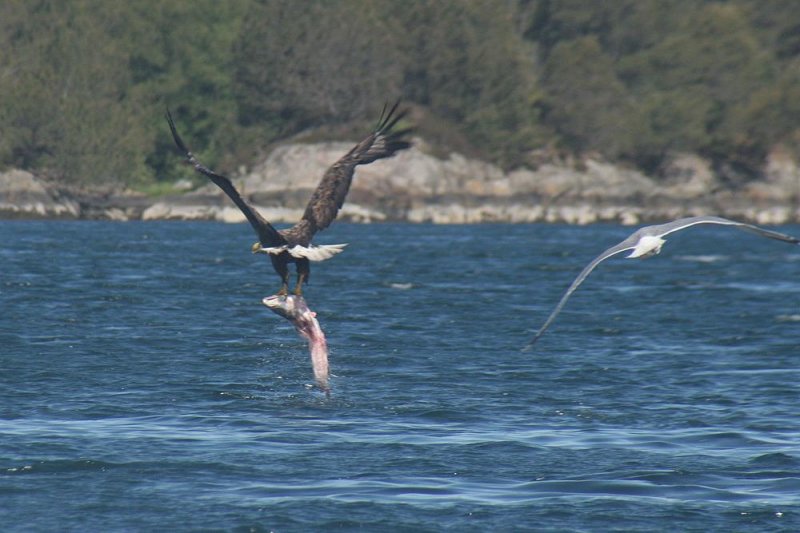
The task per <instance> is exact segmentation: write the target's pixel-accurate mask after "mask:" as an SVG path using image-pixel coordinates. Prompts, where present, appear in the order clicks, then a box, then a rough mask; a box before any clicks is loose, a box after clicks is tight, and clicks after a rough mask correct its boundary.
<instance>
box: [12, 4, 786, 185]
mask: <svg viewBox="0 0 800 533" xmlns="http://www.w3.org/2000/svg"><path fill="white" fill-rule="evenodd" d="M398 96H402V97H403V99H404V101H405V102H407V103H408V104H409V105H410V106H411V107H412V109H413V121H414V123H415V125H416V127H417V130H418V132H419V134H420V135H421V136H422V137H423V138H425V139H426V140H427V141H428V144H429V145H430V146H432V149H434V150H442V151H445V150H457V151H460V152H462V153H465V154H467V155H471V156H474V157H480V158H483V159H486V160H489V161H493V162H495V163H498V164H500V165H501V166H503V167H505V168H513V167H517V166H521V165H534V164H535V163H536V161H537V160H538V159H537V158H540V157H541V155H542V153H550V154H553V153H556V154H557V153H560V154H584V153H593V154H599V155H600V156H602V157H604V158H606V159H608V160H611V161H619V162H624V163H627V164H630V165H635V166H638V167H640V168H642V169H644V170H646V171H648V172H651V173H654V172H656V173H657V169H658V167H659V164H660V162H661V161H662V159H663V158H664V157H665V155H667V154H669V153H671V152H675V151H688V152H694V153H698V154H700V155H702V156H704V157H707V158H709V159H710V160H712V161H713V162H714V165H715V168H716V169H717V171H718V172H720V173H721V174H722V175H723V176H724V177H726V178H729V179H731V180H735V181H739V182H741V181H742V180H746V179H750V178H752V177H754V176H755V175H757V173H758V171H759V168H760V166H761V164H762V162H763V160H764V157H765V154H766V153H767V151H768V150H769V149H770V148H771V147H773V146H775V145H776V144H779V143H785V144H788V145H789V146H791V147H796V146H798V145H800V120H799V119H800V7H799V6H798V4H797V2H796V0H729V1H720V0H717V1H702V0H610V1H604V2H598V1H595V0H493V1H492V0H487V1H483V0H474V1H473V0H410V1H405V2H398V1H393V0H371V1H370V0H338V1H328V0H316V1H315V0H307V1H302V2H299V1H298V2H294V1H269V0H267V1H258V0H236V1H227V2H221V1H216V0H172V1H170V2H163V1H161V0H136V1H129V0H68V1H61V0H5V1H4V2H2V3H0V168H10V167H16V168H23V169H27V170H31V171H33V172H34V173H38V174H41V175H46V176H49V177H51V178H53V179H58V180H63V181H64V182H67V183H73V184H79V185H88V184H101V183H103V184H114V185H129V186H133V187H139V188H148V187H150V188H157V186H158V184H159V182H161V181H162V180H165V179H170V180H171V179H175V178H176V177H178V176H190V175H191V174H190V173H189V172H188V170H186V169H185V168H184V167H181V166H180V164H179V161H180V158H179V157H176V154H175V152H174V150H173V147H172V146H171V140H170V138H169V135H168V133H167V128H166V123H165V121H164V120H163V114H164V110H165V108H166V107H167V106H169V107H170V108H171V109H172V110H173V112H174V113H175V114H176V116H177V117H178V120H179V122H180V126H181V130H182V132H183V133H184V135H185V137H186V138H187V139H188V140H191V143H190V144H191V146H192V147H193V149H194V150H195V151H197V152H200V153H202V154H203V159H204V161H205V162H206V163H207V164H209V165H214V166H216V167H217V168H219V169H221V170H223V171H227V172H235V171H236V170H237V168H239V166H240V165H242V164H250V163H252V162H254V161H255V160H256V158H257V157H258V156H259V155H260V154H262V153H263V151H264V150H265V149H267V148H268V147H269V146H270V145H271V144H274V143H276V142H281V141H285V140H287V139H311V140H318V139H324V138H343V137H344V138H352V137H353V133H354V132H355V131H360V130H357V129H356V128H360V129H361V130H363V128H364V127H368V125H370V124H372V123H373V122H374V120H375V118H376V115H377V113H379V111H380V108H381V106H382V105H383V103H384V101H386V100H393V99H395V98H396V97H398Z"/></svg>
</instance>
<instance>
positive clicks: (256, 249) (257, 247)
mask: <svg viewBox="0 0 800 533" xmlns="http://www.w3.org/2000/svg"><path fill="white" fill-rule="evenodd" d="M250 251H251V252H253V253H254V254H257V253H258V252H260V251H261V243H260V242H254V243H253V246H251V247H250Z"/></svg>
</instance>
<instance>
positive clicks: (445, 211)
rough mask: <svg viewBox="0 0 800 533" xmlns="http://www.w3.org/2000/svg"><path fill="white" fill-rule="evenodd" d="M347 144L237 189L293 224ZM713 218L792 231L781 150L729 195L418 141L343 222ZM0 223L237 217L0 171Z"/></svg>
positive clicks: (285, 151) (798, 215) (367, 186)
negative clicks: (437, 150)
mask: <svg viewBox="0 0 800 533" xmlns="http://www.w3.org/2000/svg"><path fill="white" fill-rule="evenodd" d="M349 148H350V144H348V143H317V144H287V145H284V146H280V147H278V148H276V149H275V150H274V151H273V152H272V153H271V154H270V155H269V157H268V158H267V159H266V160H265V161H264V162H262V163H261V164H259V165H257V166H256V167H255V168H253V169H252V170H251V171H249V172H246V173H243V175H242V176H241V177H238V178H235V179H234V180H233V181H234V183H235V184H236V186H237V188H239V190H240V191H242V194H243V196H245V197H247V198H248V199H249V201H250V202H252V203H253V204H254V205H256V206H257V207H258V209H259V210H260V211H261V212H262V214H263V215H264V216H265V217H266V218H267V219H268V220H272V221H275V222H294V221H297V220H298V219H299V218H300V216H301V215H302V212H303V208H304V207H305V203H306V202H307V200H308V198H309V197H310V195H311V192H312V190H313V189H314V187H315V186H316V184H317V182H318V180H319V179H320V177H321V176H322V174H323V173H324V172H325V170H326V169H327V167H328V166H329V165H330V164H331V163H332V162H333V161H336V160H337V159H338V158H339V157H340V156H341V154H343V153H344V152H346V151H347V150H348V149H349ZM699 214H716V215H721V216H727V217H730V218H735V219H738V220H742V221H749V222H753V223H757V224H784V223H793V222H800V165H798V163H797V161H795V159H794V158H793V156H792V155H791V154H790V153H789V151H787V150H780V149H776V150H775V151H773V153H771V154H770V156H769V158H768V159H767V163H766V165H765V168H764V171H763V178H762V179H761V180H759V181H755V182H748V183H746V184H745V185H742V186H738V187H726V186H725V184H724V183H723V182H722V181H721V180H720V179H719V178H718V177H717V176H716V175H715V173H714V172H713V171H712V169H711V166H710V164H709V163H708V162H707V161H704V160H703V159H701V158H700V157H697V156H695V155H691V154H676V155H674V156H673V157H672V158H671V159H670V160H669V161H668V162H667V164H666V165H665V166H664V167H663V168H662V169H661V171H660V177H659V179H658V180H656V179H654V178H651V177H649V176H646V175H644V174H642V173H641V172H639V171H637V170H633V169H628V168H624V167H621V166H619V165H613V164H610V163H607V162H604V161H601V160H598V159H592V158H586V159H583V160H581V161H578V162H574V161H571V162H570V161H552V160H551V161H546V162H543V163H542V164H540V165H539V167H538V168H537V169H535V170H529V169H520V170H514V171H512V172H508V173H505V172H503V171H502V170H501V169H500V168H498V167H496V166H494V165H491V164H489V163H486V162H483V161H477V160H470V159H467V158H465V157H463V156H461V155H459V154H450V155H449V156H448V157H447V159H441V158H436V157H433V156H431V155H429V154H428V153H427V152H426V150H425V146H424V143H423V142H422V141H418V142H417V144H416V146H415V147H414V148H412V149H410V150H408V151H406V152H402V153H400V154H399V155H397V156H395V157H394V158H392V159H389V160H384V161H378V162H376V163H373V164H371V165H368V166H365V167H359V168H358V169H357V172H356V176H355V179H354V181H353V184H352V187H351V190H350V194H349V196H348V199H347V202H346V203H345V205H344V208H343V209H342V211H341V213H340V217H339V218H340V219H343V220H350V221H355V222H383V221H407V222H414V223H437V224H465V223H484V222H510V223H529V222H552V223H555V222H563V223H570V224H590V223H594V222H617V223H622V224H638V223H641V222H644V221H651V220H668V219H674V218H679V217H681V216H691V215H699ZM0 218H5V219H10V218H27V219H31V218H42V219H47V218H56V219H107V220H120V221H125V220H217V221H224V222H242V221H244V217H243V216H242V214H241V213H240V212H239V210H238V209H236V207H234V206H233V205H232V204H231V203H230V201H229V200H228V199H227V198H226V197H225V196H224V195H223V194H222V192H221V191H219V190H218V189H217V188H216V187H215V186H213V185H212V184H208V185H205V186H203V187H200V188H199V189H196V190H194V191H190V192H187V193H184V194H180V195H170V196H166V197H160V198H151V197H148V196H145V195H143V194H140V193H136V192H132V191H111V190H105V191H104V190H94V189H74V188H65V187H63V186H60V185H58V184H53V183H48V182H46V181H44V180H41V179H39V178H37V177H36V176H34V175H32V174H30V173H29V172H26V171H22V170H11V171H7V172H5V173H0Z"/></svg>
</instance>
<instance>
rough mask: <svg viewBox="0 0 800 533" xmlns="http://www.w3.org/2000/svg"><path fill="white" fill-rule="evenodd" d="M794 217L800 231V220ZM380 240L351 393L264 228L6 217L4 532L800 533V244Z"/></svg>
mask: <svg viewBox="0 0 800 533" xmlns="http://www.w3.org/2000/svg"><path fill="white" fill-rule="evenodd" d="M780 230H781V231H784V232H788V233H794V234H796V235H797V234H800V227H798V226H786V227H783V228H780ZM631 231H632V228H626V227H621V226H616V225H595V226H588V227H570V226H561V225H480V226H433V225H404V224H381V225H352V224H345V223H337V224H335V225H334V226H333V227H332V228H330V229H329V230H328V231H326V232H325V233H323V234H321V235H320V238H319V239H318V240H319V242H322V243H338V242H349V243H350V246H349V247H348V248H347V249H346V251H345V252H344V253H343V254H341V255H339V256H336V257H335V258H333V259H331V260H330V261H327V262H325V263H321V264H315V265H313V270H312V279H311V284H310V285H309V286H308V287H307V290H306V300H307V301H308V303H309V305H310V306H311V307H312V308H313V309H315V310H316V311H317V313H318V318H319V319H320V323H321V325H322V327H323V329H324V330H325V331H326V333H327V337H328V343H329V346H330V363H331V371H332V373H333V377H332V380H331V385H332V388H333V391H332V394H331V396H330V397H329V398H328V397H325V395H324V394H322V393H320V392H319V391H318V390H316V389H315V388H313V387H311V386H310V385H311V383H312V374H311V367H310V363H309V356H308V352H307V347H306V345H305V344H304V341H303V340H301V339H300V338H299V337H298V336H297V334H296V333H295V331H294V330H293V329H292V327H291V325H290V324H289V323H288V322H286V321H285V320H283V319H281V318H279V317H278V316H276V315H274V314H272V313H271V312H270V311H269V310H268V309H266V308H265V307H263V306H262V305H261V303H260V300H261V298H262V297H263V296H266V295H268V294H272V293H274V292H275V291H276V290H277V288H278V282H279V280H278V277H277V276H276V275H275V274H274V272H273V271H272V269H271V267H270V265H269V261H268V260H266V258H265V257H262V256H254V255H253V254H251V253H250V252H249V249H250V244H251V242H252V241H253V240H254V238H253V235H252V232H251V230H250V228H249V227H248V226H246V225H241V224H237V225H224V224H215V223H186V222H182V223H112V222H54V221H48V222H23V221H5V222H0V238H1V240H2V245H0V530H2V531H4V532H8V531H12V532H15V531H26V532H27V531H278V532H284V531H355V530H361V531H414V532H416V531H441V530H449V531H663V530H667V529H671V530H675V531H800V247H794V246H791V245H787V244H786V243H782V242H778V241H772V240H768V239H763V238H759V237H757V236H753V235H751V234H748V233H745V232H741V231H737V230H735V229H731V228H720V227H697V228H692V229H690V230H687V231H684V232H681V233H678V234H674V235H672V236H670V238H669V240H668V242H667V244H666V245H665V246H664V249H663V251H662V253H661V255H659V256H657V257H654V258H651V259H647V260H645V261H634V260H627V259H624V258H623V257H619V258H614V259H611V260H609V261H606V262H605V263H603V264H601V265H600V266H599V267H598V268H597V270H595V272H594V273H593V274H592V275H591V276H590V277H589V278H588V279H587V280H586V282H585V283H584V284H583V286H582V287H581V288H580V289H579V290H578V291H577V292H576V293H575V294H574V295H573V297H572V299H571V300H570V301H569V303H568V304H567V306H566V308H565V309H564V311H563V312H562V314H561V315H560V316H559V318H558V319H557V320H556V322H555V323H554V324H553V326H552V327H551V329H550V330H549V331H548V332H547V333H546V334H545V335H544V336H543V337H542V338H541V339H540V341H539V343H538V344H537V345H536V346H535V350H534V351H532V352H520V348H521V347H522V346H523V345H524V344H525V343H526V342H527V341H528V340H529V338H530V337H531V335H532V334H533V333H534V332H535V331H536V329H537V328H538V327H539V326H540V325H541V323H542V322H543V321H544V319H545V318H546V317H547V315H548V313H549V312H550V310H551V309H552V308H553V306H554V305H555V304H556V302H557V301H558V299H559V297H560V296H561V294H562V292H563V291H564V289H565V288H566V287H567V286H568V285H569V283H570V282H571V281H572V280H573V278H574V277H575V275H577V273H578V272H579V271H580V270H581V269H582V268H583V266H584V265H585V264H586V263H588V262H589V260H591V259H592V258H593V257H595V256H596V255H597V254H599V253H600V252H601V251H603V250H604V249H605V248H607V247H608V246H610V245H612V244H615V243H616V242H618V241H620V240H621V239H622V238H624V237H626V236H627V235H628V234H629V233H630V232H631Z"/></svg>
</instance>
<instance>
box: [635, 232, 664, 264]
mask: <svg viewBox="0 0 800 533" xmlns="http://www.w3.org/2000/svg"><path fill="white" fill-rule="evenodd" d="M665 242H667V241H665V240H664V239H662V238H661V237H657V236H655V235H643V236H642V237H641V238H640V239H639V242H637V243H636V247H635V248H634V249H633V251H632V252H631V253H630V255H628V256H627V257H628V258H629V259H633V258H638V259H647V258H648V257H652V256H654V255H656V254H657V253H658V252H660V251H661V247H662V246H663V245H664V243H665Z"/></svg>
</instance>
